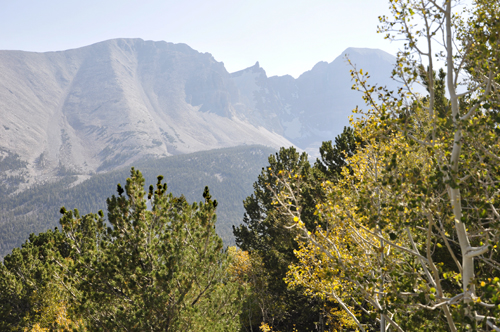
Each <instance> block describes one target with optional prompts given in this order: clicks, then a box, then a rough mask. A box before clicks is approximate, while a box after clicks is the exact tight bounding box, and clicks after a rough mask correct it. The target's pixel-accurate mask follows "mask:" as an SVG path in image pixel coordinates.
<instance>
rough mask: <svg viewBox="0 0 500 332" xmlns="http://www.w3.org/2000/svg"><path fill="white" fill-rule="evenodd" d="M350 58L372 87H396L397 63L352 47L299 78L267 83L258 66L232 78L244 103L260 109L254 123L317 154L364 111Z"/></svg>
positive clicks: (391, 58)
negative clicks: (356, 112)
mask: <svg viewBox="0 0 500 332" xmlns="http://www.w3.org/2000/svg"><path fill="white" fill-rule="evenodd" d="M346 55H347V57H348V58H349V59H351V62H352V63H353V64H356V67H357V68H358V69H360V68H362V69H363V70H364V71H369V72H370V76H371V81H372V82H377V83H381V84H382V85H387V86H388V87H389V88H395V87H396V86H395V83H394V82H393V81H392V80H391V79H390V75H391V71H392V68H393V65H394V63H395V58H394V57H393V56H391V55H389V54H388V53H385V52H383V51H380V50H374V49H358V48H348V49H347V50H345V51H344V52H343V54H342V55H340V56H339V57H337V58H336V59H335V60H334V61H332V62H331V63H327V62H319V63H318V64H316V65H315V66H314V67H313V68H312V69H311V70H310V71H307V72H305V73H303V74H302V75H301V76H300V77H298V78H297V79H294V78H293V77H291V76H280V77H277V76H273V77H269V78H268V77H267V76H266V73H265V71H264V70H263V69H262V68H260V67H259V64H258V63H257V64H255V66H253V67H250V68H247V69H245V70H242V71H239V72H236V73H233V74H231V76H232V77H233V80H234V82H235V84H236V86H237V87H238V89H239V90H240V95H241V96H243V97H242V99H243V100H245V101H247V105H249V107H250V108H251V109H253V110H255V113H256V117H257V119H255V120H254V121H257V122H259V123H265V125H266V126H267V128H269V129H271V130H274V131H275V132H277V133H280V134H282V135H283V136H284V137H285V138H287V139H288V140H290V141H291V142H293V143H294V144H295V145H297V146H299V147H300V148H302V149H305V150H309V151H311V152H313V151H317V148H318V147H319V145H320V144H321V142H322V141H326V140H332V139H333V138H334V137H335V136H336V135H338V134H340V133H341V132H342V130H343V127H344V126H347V125H348V124H349V121H348V118H349V115H351V111H352V110H353V109H354V108H355V107H356V105H359V106H360V107H364V102H363V100H362V98H361V93H360V92H358V91H353V90H352V89H351V86H352V84H353V83H352V82H351V76H350V73H349V70H350V69H352V67H351V66H350V65H349V64H348V63H347V60H346V58H345V56H346ZM372 84H373V83H372Z"/></svg>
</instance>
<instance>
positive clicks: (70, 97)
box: [0, 39, 394, 186]
mask: <svg viewBox="0 0 500 332" xmlns="http://www.w3.org/2000/svg"><path fill="white" fill-rule="evenodd" d="M345 54H348V56H349V58H350V59H351V62H352V63H355V64H356V66H357V68H358V69H359V68H362V69H363V70H364V71H369V72H370V75H371V80H372V81H373V82H378V83H382V84H386V85H390V86H394V84H393V83H392V81H391V80H390V78H389V77H390V75H391V70H392V66H393V62H394V57H392V56H391V55H389V54H387V53H385V52H383V51H380V50H372V49H354V48H349V49H347V50H346V51H345V52H344V53H343V54H342V55H341V56H339V57H338V58H336V59H335V60H334V61H333V62H331V63H327V62H319V63H318V64H316V65H315V66H314V67H313V68H312V69H311V70H310V71H307V72H305V73H303V74H302V75H301V76H300V77H298V78H297V79H295V78H293V77H291V76H288V75H287V76H280V77H278V76H273V77H267V75H266V72H265V70H264V69H263V68H261V67H260V65H259V63H258V62H257V63H256V64H255V65H254V66H252V67H249V68H246V69H243V70H241V71H238V72H235V73H228V72H227V70H226V69H225V67H224V64H223V63H222V62H217V61H216V60H215V59H214V58H213V57H212V55H210V54H209V53H200V52H197V51H195V50H193V49H192V48H190V47H189V46H187V45H185V44H172V43H167V42H153V41H144V40H142V39H114V40H108V41H104V42H101V43H97V44H94V45H90V46H86V47H82V48H78V49H73V50H67V51H60V52H47V53H33V52H22V51H0V72H1V73H2V75H1V76H0V158H3V157H5V156H9V155H10V156H11V157H12V156H14V154H17V155H18V157H19V159H20V160H21V161H23V162H24V163H23V167H20V168H19V169H16V168H15V167H11V168H9V171H8V174H7V173H6V171H5V170H1V171H2V172H3V173H2V174H0V175H2V176H6V174H7V175H9V176H12V175H16V174H18V175H19V174H20V173H23V174H24V175H23V176H24V177H25V178H26V179H28V180H27V182H26V183H25V185H26V186H28V185H30V184H31V183H33V182H37V181H44V180H50V179H51V178H54V177H57V176H59V175H64V174H66V175H67V174H77V175H80V176H89V175H91V174H93V173H95V172H101V171H106V170H111V169H114V168H116V167H120V166H123V165H127V164H130V163H133V162H134V161H136V160H139V159H141V158H145V157H163V156H170V155H176V154H183V153H190V152H196V151H202V150H210V149H216V148H223V147H229V146H238V145H249V144H261V145H265V146H269V147H274V148H278V147H280V146H290V145H295V146H297V147H299V148H300V149H303V150H306V151H308V152H312V153H313V154H314V153H317V148H318V146H319V145H320V144H321V141H325V140H332V139H334V137H335V136H336V135H337V134H339V133H340V132H341V131H342V128H343V127H344V126H345V125H348V117H349V115H350V114H351V111H352V109H353V108H354V107H356V105H360V106H363V102H362V99H361V94H360V93H359V92H356V91H353V90H351V86H352V81H351V77H350V74H349V70H350V69H351V67H350V66H349V65H348V64H347V62H346V60H345V59H344V55H345ZM4 171H5V172H4ZM0 173H1V172H0Z"/></svg>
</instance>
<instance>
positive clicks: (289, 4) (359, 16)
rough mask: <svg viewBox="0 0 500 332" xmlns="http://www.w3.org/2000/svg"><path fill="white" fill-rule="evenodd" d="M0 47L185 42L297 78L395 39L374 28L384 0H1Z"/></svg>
mask: <svg viewBox="0 0 500 332" xmlns="http://www.w3.org/2000/svg"><path fill="white" fill-rule="evenodd" d="M0 3H1V9H0V36H1V37H0V49H3V50H25V51H37V52H45V51H59V50H65V49H70V48H77V47H81V46H86V45H89V44H93V43H96V42H99V41H103V40H106V39H112V38H118V37H124V38H132V37H133V38H143V39H146V40H155V41H157V40H165V41H168V42H174V43H186V44H188V45H189V46H191V47H192V48H194V49H195V50H198V51H200V52H209V53H211V54H212V55H213V56H214V57H215V59H216V60H217V61H223V62H224V64H225V66H226V68H227V70H228V71H229V72H233V71H237V70H240V69H243V68H246V67H249V66H251V65H253V64H254V63H255V62H256V61H259V62H260V65H261V66H262V67H263V68H264V69H265V70H266V72H267V74H268V76H272V75H284V74H290V75H292V76H295V77H297V76H298V75H300V74H301V73H302V72H304V71H306V70H309V69H311V68H312V67H313V66H314V64H316V63H317V62H319V61H327V62H331V61H333V59H335V58H336V57H337V56H338V55H340V54H341V53H342V51H344V50H345V49H346V48H347V47H369V48H380V49H382V50H385V51H387V52H390V53H392V54H395V53H396V52H397V49H398V45H396V44H391V43H390V42H388V41H386V40H384V39H383V37H382V36H381V35H380V34H377V33H376V29H377V24H378V15H382V14H387V13H388V9H387V7H388V2H387V0H355V1H348V0H248V1H247V0H210V1H208V0H183V1H181V0H177V1H171V0H142V1H135V0H85V1H76V0H43V1H40V0H1V1H0Z"/></svg>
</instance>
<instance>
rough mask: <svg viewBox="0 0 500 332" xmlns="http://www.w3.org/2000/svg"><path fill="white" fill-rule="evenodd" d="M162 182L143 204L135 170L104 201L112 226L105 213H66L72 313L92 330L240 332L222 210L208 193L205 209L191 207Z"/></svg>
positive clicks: (140, 182)
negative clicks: (220, 232) (219, 226)
mask: <svg viewBox="0 0 500 332" xmlns="http://www.w3.org/2000/svg"><path fill="white" fill-rule="evenodd" d="M162 179H163V177H162V176H159V177H158V182H157V184H156V188H155V187H153V186H150V189H149V193H148V194H147V198H146V193H145V191H144V178H143V177H142V174H141V173H140V172H139V171H137V170H135V169H134V168H132V171H131V176H130V178H128V179H127V184H126V186H125V188H124V190H123V189H122V188H121V186H120V185H118V193H119V194H118V196H114V195H113V196H112V197H111V198H110V199H108V200H107V205H108V220H107V221H108V223H109V224H107V223H106V221H105V219H104V213H102V211H100V212H99V213H98V214H87V215H84V216H82V217H80V215H79V213H78V210H76V209H75V210H74V211H66V209H64V208H62V209H61V212H62V213H64V215H63V217H62V218H61V225H62V229H63V232H64V235H65V238H66V241H67V243H68V245H69V247H70V257H71V258H72V259H73V263H72V264H71V265H70V266H68V269H67V270H66V271H65V272H66V276H67V277H68V279H67V280H66V281H65V287H66V288H68V289H69V290H70V293H71V294H72V302H71V305H72V308H73V310H75V312H76V313H77V314H78V315H79V316H82V317H86V320H87V324H88V326H89V327H90V329H91V330H106V331H109V330H115V331H117V330H125V331H235V330H237V329H238V320H237V319H235V317H236V316H237V314H238V312H239V307H238V303H239V302H240V299H239V297H240V295H241V294H240V287H239V284H237V283H235V282H233V281H232V280H231V279H230V278H229V277H228V275H227V273H226V269H227V266H228V258H227V257H228V256H227V254H226V253H225V251H224V250H223V249H222V248H223V244H222V240H221V239H220V238H219V237H218V236H217V235H216V233H215V221H216V216H215V208H216V206H217V202H216V201H214V200H212V199H211V195H210V193H209V191H208V188H205V191H204V193H203V197H204V199H205V201H204V202H201V203H199V204H197V203H193V204H189V203H188V202H187V201H186V199H185V198H184V197H183V196H180V197H175V196H174V195H173V194H171V193H167V185H166V184H165V183H162ZM148 203H150V204H151V208H148Z"/></svg>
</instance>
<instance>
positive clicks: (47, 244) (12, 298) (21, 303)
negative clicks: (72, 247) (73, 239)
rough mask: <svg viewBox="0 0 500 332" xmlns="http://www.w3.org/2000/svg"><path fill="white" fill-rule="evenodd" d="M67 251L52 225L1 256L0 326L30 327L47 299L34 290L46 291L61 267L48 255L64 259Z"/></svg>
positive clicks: (15, 329) (52, 283) (59, 233)
mask: <svg viewBox="0 0 500 332" xmlns="http://www.w3.org/2000/svg"><path fill="white" fill-rule="evenodd" d="M68 254H69V247H68V245H67V244H66V243H65V240H64V236H63V234H62V233H61V232H59V231H58V230H57V229H56V230H55V231H51V230H49V231H47V232H45V233H41V234H39V235H34V234H31V235H30V238H29V240H27V241H26V242H25V243H24V244H23V245H22V247H21V248H16V249H14V250H13V251H12V253H11V254H10V255H7V256H6V257H5V259H4V261H3V263H0V303H2V305H1V306H0V330H2V331H9V330H13V331H22V330H23V328H28V329H29V328H31V327H33V324H34V322H36V321H37V317H38V313H39V312H40V311H41V310H42V309H43V307H44V306H46V302H47V300H48V299H47V298H43V297H39V296H36V294H37V293H38V294H44V293H45V294H46V290H48V289H50V288H52V287H53V286H54V285H55V283H56V280H55V275H57V274H58V273H60V271H61V269H60V267H59V266H58V265H56V264H53V261H52V258H53V257H54V255H57V256H58V257H60V261H61V262H64V259H65V258H66V257H68ZM38 318H40V317H38Z"/></svg>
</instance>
